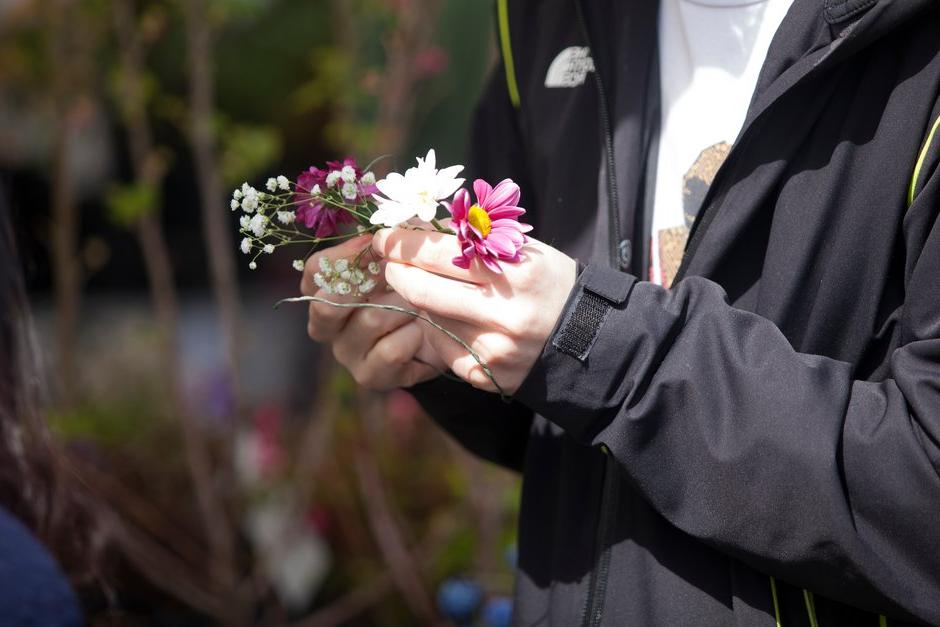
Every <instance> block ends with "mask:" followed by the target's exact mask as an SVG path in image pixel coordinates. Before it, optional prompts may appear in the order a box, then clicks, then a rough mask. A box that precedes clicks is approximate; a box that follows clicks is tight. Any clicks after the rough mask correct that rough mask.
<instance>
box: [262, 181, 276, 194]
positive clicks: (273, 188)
mask: <svg viewBox="0 0 940 627" xmlns="http://www.w3.org/2000/svg"><path fill="white" fill-rule="evenodd" d="M264 186H265V187H267V188H268V191H269V192H273V191H277V179H275V178H269V179H268V182H267V183H265V184H264Z"/></svg>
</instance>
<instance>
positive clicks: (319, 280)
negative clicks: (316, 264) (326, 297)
mask: <svg viewBox="0 0 940 627" xmlns="http://www.w3.org/2000/svg"><path fill="white" fill-rule="evenodd" d="M294 263H295V264H296V263H297V262H296V261H295V262H294ZM294 267H296V266H294ZM313 283H314V285H316V286H317V287H319V288H320V289H321V290H325V289H326V286H327V285H329V281H327V280H326V279H325V278H324V277H323V275H322V274H320V273H319V272H317V273H316V274H314V275H313Z"/></svg>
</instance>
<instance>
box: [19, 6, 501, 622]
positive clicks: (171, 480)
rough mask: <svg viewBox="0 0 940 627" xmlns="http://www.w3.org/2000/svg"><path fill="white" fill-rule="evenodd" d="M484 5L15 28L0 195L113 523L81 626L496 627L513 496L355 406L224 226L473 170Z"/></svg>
mask: <svg viewBox="0 0 940 627" xmlns="http://www.w3.org/2000/svg"><path fill="white" fill-rule="evenodd" d="M491 5H492V3H490V2H488V1H487V2H484V1H478V2H468V1H467V0H162V1H156V0H0V188H2V193H4V194H5V195H6V197H7V199H8V200H9V204H10V206H11V207H12V214H13V221H14V224H15V227H16V230H17V234H18V237H19V242H20V244H21V252H22V256H23V258H24V263H25V265H26V274H27V281H28V284H29V287H30V296H31V300H32V305H33V312H34V315H35V317H36V325H37V328H38V331H39V338H40V346H39V347H38V350H39V352H40V354H41V358H42V361H43V364H44V371H45V374H46V381H45V385H46V387H47V388H48V399H47V400H48V402H47V415H48V420H49V422H50V424H51V426H52V429H53V430H54V432H55V433H56V434H57V436H58V437H59V438H60V439H61V440H62V441H63V442H64V447H65V450H66V451H67V460H68V465H69V468H70V472H71V473H72V474H73V475H74V478H75V479H76V481H77V483H78V484H79V485H81V486H82V489H83V490H86V491H87V492H88V493H89V495H90V496H91V497H92V498H93V499H94V503H95V507H96V509H97V510H98V513H99V514H100V516H101V518H102V520H103V521H104V525H103V529H104V531H105V533H104V534H103V535H102V537H101V543H102V551H103V555H104V556H105V559H104V561H103V563H104V567H103V570H102V573H101V577H100V579H99V580H98V581H97V582H76V583H77V585H78V587H79V589H80V590H81V591H82V592H83V594H84V597H85V600H86V603H88V604H89V607H91V608H92V610H93V616H94V618H93V619H92V624H117V625H217V624H218V625H286V624H292V625H305V626H307V625H309V626H313V625H322V626H326V625H416V624H420V625H424V624H460V625H493V626H499V625H505V624H508V618H509V612H510V605H509V600H508V596H509V595H510V593H511V587H512V579H513V576H512V571H513V564H514V552H515V548H514V547H515V544H514V533H515V526H516V513H517V512H516V506H517V501H518V490H519V482H518V478H517V477H516V476H515V475H513V474H510V473H508V472H506V471H502V470H500V469H498V468H496V467H494V466H491V465H487V464H485V463H483V462H481V461H479V460H476V459H474V458H472V457H470V456H469V455H468V454H466V453H465V452H463V451H462V450H460V449H459V448H458V447H457V446H456V445H455V444H454V443H453V442H452V441H450V440H449V439H447V437H446V436H444V435H443V434H442V433H441V432H440V431H439V430H438V429H437V428H436V427H435V426H434V425H433V423H432V422H431V421H430V420H429V419H428V418H427V417H426V416H424V415H423V414H422V413H421V410H420V409H419V408H418V407H417V405H416V404H415V402H414V401H413V400H412V399H411V397H410V396H408V395H407V394H405V393H403V392H396V393H391V394H386V395H376V394H370V393H365V392H363V391H362V390H360V389H358V388H357V387H356V386H355V384H354V383H353V382H352V380H351V379H350V377H349V376H348V375H347V374H345V372H343V371H342V370H341V369H340V368H339V367H338V366H337V365H336V364H335V363H334V361H333V360H332V357H331V355H330V354H329V351H327V350H322V349H321V348H319V347H317V346H316V345H314V344H313V343H312V342H310V341H309V340H308V339H307V336H306V308H305V306H303V305H296V306H285V307H282V308H281V309H278V310H276V311H275V310H274V309H273V308H272V305H273V303H274V302H275V301H277V300H278V299H280V298H284V297H288V296H293V295H296V293H297V290H298V287H297V284H298V279H299V274H297V273H296V272H295V271H294V270H292V269H291V267H290V261H291V256H290V252H289V251H288V252H286V253H285V256H284V257H280V256H277V258H275V259H266V263H264V264H261V267H260V268H259V269H258V270H256V271H254V272H252V271H250V270H249V269H248V267H247V263H246V261H245V259H243V258H241V256H240V255H238V254H237V250H236V246H237V236H236V231H237V215H236V214H233V213H232V212H230V211H229V210H228V199H229V197H230V191H231V189H232V188H234V187H235V186H236V185H239V184H241V183H242V182H243V181H248V182H250V183H252V184H254V185H256V186H260V185H261V184H263V182H264V180H266V179H267V177H268V176H272V175H277V174H286V175H287V176H288V177H289V178H294V177H295V176H296V175H297V173H299V172H300V171H301V170H303V169H305V168H307V167H308V166H310V165H314V164H317V165H320V164H322V163H323V162H325V161H326V160H327V159H336V158H342V157H344V156H346V155H347V154H349V155H356V156H358V157H359V158H360V162H363V161H365V162H368V161H369V160H370V159H371V158H372V157H374V156H378V155H386V154H387V155H391V158H390V160H389V163H388V165H389V167H398V166H399V165H401V166H402V167H405V166H407V165H408V164H409V163H411V162H412V161H413V158H414V155H423V154H424V153H425V152H426V151H427V149H428V148H429V147H434V148H436V149H437V152H438V160H439V163H443V164H451V163H462V162H463V159H464V149H465V146H466V140H467V129H468V125H469V119H470V115H471V112H472V109H473V106H474V104H475V102H476V100H477V97H478V94H479V93H480V90H481V86H482V82H483V80H484V77H485V76H486V74H487V73H488V71H489V70H490V68H491V67H492V64H493V61H494V59H495V42H494V37H493V32H494V30H495V29H494V24H493V7H492V6H491ZM102 583H103V584H104V585H101V584H102Z"/></svg>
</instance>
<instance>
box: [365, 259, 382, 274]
mask: <svg viewBox="0 0 940 627" xmlns="http://www.w3.org/2000/svg"><path fill="white" fill-rule="evenodd" d="M368 268H369V274H378V273H379V272H380V271H381V268H380V267H379V263H378V262H377V261H370V262H369V266H368Z"/></svg>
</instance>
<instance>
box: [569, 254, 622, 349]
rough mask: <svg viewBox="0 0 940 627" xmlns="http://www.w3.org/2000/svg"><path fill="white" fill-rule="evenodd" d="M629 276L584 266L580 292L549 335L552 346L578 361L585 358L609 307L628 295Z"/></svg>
mask: <svg viewBox="0 0 940 627" xmlns="http://www.w3.org/2000/svg"><path fill="white" fill-rule="evenodd" d="M630 279H631V277H630V276H629V275H625V274H623V273H622V272H618V271H616V270H613V269H611V268H607V267H605V266H597V265H590V266H588V267H587V268H585V270H584V272H583V273H582V274H581V277H580V280H579V282H580V283H581V289H580V294H578V296H577V297H576V301H575V303H574V306H573V307H570V308H569V310H568V313H567V315H566V316H565V318H564V320H563V321H562V324H561V327H560V330H559V331H558V333H556V334H555V337H554V338H553V339H552V346H554V347H555V348H556V349H558V350H559V351H561V352H562V353H565V354H566V355H571V356H572V357H574V358H575V359H577V360H579V361H584V360H585V359H587V356H588V353H590V352H591V347H592V346H594V342H595V341H596V340H597V336H598V333H599V332H600V330H601V327H602V326H603V324H604V319H605V318H607V314H609V313H610V310H611V308H612V307H613V306H614V305H622V304H623V303H624V302H626V300H627V297H628V296H629V295H630V288H631V287H632V286H633V281H632V280H630Z"/></svg>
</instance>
